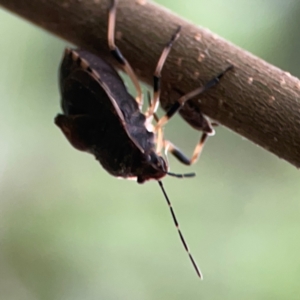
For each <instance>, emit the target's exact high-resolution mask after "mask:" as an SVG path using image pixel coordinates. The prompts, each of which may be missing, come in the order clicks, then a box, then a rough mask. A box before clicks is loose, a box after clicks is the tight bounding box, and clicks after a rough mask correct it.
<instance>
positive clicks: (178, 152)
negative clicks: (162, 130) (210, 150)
mask: <svg viewBox="0 0 300 300" xmlns="http://www.w3.org/2000/svg"><path fill="white" fill-rule="evenodd" d="M207 138H208V134H207V133H203V134H202V136H201V138H200V140H199V142H198V144H197V145H196V147H195V149H194V152H193V155H192V157H191V158H188V157H187V156H186V155H185V154H184V153H183V152H182V151H181V150H180V149H178V148H177V147H176V146H175V145H174V144H172V143H171V142H170V141H164V148H165V150H166V153H168V152H170V153H171V154H173V155H174V156H175V157H176V158H177V159H178V160H179V161H180V162H181V163H183V164H184V165H188V166H190V165H192V164H194V163H195V162H196V161H197V160H198V158H199V156H200V154H201V152H202V149H203V146H204V144H205V142H206V141H207Z"/></svg>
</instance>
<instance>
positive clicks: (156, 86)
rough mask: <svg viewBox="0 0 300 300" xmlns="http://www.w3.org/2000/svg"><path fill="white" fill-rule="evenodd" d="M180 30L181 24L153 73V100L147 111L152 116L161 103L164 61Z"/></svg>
mask: <svg viewBox="0 0 300 300" xmlns="http://www.w3.org/2000/svg"><path fill="white" fill-rule="evenodd" d="M180 30H181V26H179V27H178V28H177V29H176V31H175V33H174V34H173V35H172V37H171V39H170V41H169V42H168V43H167V44H166V46H165V48H164V49H163V51H162V53H161V55H160V58H159V60H158V63H157V65H156V68H155V72H154V75H153V100H152V101H151V105H150V107H149V108H148V110H147V112H146V115H147V116H152V115H153V113H155V112H156V110H157V107H158V103H159V96H160V81H161V70H162V68H163V66H164V63H165V61H166V59H167V57H168V55H169V53H170V51H171V48H172V46H173V43H174V42H175V41H176V40H177V39H178V38H179V33H180Z"/></svg>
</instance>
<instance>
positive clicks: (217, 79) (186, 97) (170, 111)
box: [155, 65, 233, 130]
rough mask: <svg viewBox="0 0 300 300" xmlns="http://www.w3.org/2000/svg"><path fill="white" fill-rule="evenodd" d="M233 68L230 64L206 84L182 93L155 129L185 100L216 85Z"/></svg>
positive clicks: (177, 109)
mask: <svg viewBox="0 0 300 300" xmlns="http://www.w3.org/2000/svg"><path fill="white" fill-rule="evenodd" d="M232 68H233V66H232V65H230V66H229V67H227V68H226V69H225V70H224V71H223V72H222V73H220V74H219V75H218V76H216V77H214V78H213V79H211V80H210V81H209V82H208V83H207V84H206V85H204V86H202V87H199V88H197V89H195V90H193V91H191V92H189V93H187V94H185V95H183V96H182V97H180V98H179V99H178V100H177V102H175V103H174V104H173V105H172V106H171V107H170V109H169V110H168V111H167V113H166V114H165V115H164V116H163V117H162V118H161V119H160V120H159V121H158V123H157V124H156V126H155V130H158V128H160V127H162V126H163V125H165V124H166V123H167V122H168V121H169V119H170V118H172V117H173V116H174V114H175V113H177V112H178V111H179V110H180V109H181V108H182V107H183V105H184V104H185V102H186V101H188V100H190V99H192V98H194V97H196V96H198V95H200V94H202V93H204V92H205V91H206V90H208V89H210V88H212V87H213V86H215V85H217V84H218V83H219V81H220V79H221V78H222V77H223V76H224V74H225V73H226V72H227V71H229V70H231V69H232Z"/></svg>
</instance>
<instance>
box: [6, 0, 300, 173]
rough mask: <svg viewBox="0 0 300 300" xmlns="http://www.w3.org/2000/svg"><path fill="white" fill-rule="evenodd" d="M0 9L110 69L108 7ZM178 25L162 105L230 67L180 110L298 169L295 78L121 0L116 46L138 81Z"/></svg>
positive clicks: (65, 2)
mask: <svg viewBox="0 0 300 300" xmlns="http://www.w3.org/2000/svg"><path fill="white" fill-rule="evenodd" d="M0 5H2V6H3V7H5V8H7V9H9V10H11V11H12V12H14V13H17V14H19V15H21V16H22V17H24V18H26V19H28V20H29V21H31V22H33V23H35V24H37V25H38V26H40V27H43V28H45V29H46V30H48V31H50V32H52V33H54V34H56V35H58V36H60V37H62V38H64V39H66V40H68V41H70V42H72V43H74V44H76V45H77V46H79V47H81V48H85V49H87V50H90V51H93V52H95V53H98V54H99V55H101V56H102V57H104V58H105V59H107V60H109V61H110V62H112V63H113V64H115V62H114V61H113V60H112V58H111V56H110V54H109V51H108V47H107V37H106V36H107V33H106V30H107V8H108V5H109V1H107V0H106V1H105V0H47V1H42V0H22V1H20V0H0ZM178 25H182V27H183V29H182V32H181V37H180V39H179V40H178V41H177V42H176V44H175V45H174V48H173V49H172V51H171V54H170V57H169V58H168V60H167V63H166V65H165V67H164V69H163V76H162V97H161V102H162V106H163V107H164V108H166V107H167V106H168V105H170V103H171V102H174V100H175V99H177V98H178V97H179V96H180V95H181V94H183V93H185V92H188V91H191V90H192V89H194V88H196V87H198V86H199V85H201V84H203V83H204V82H206V81H208V80H209V79H211V78H212V77H213V76H214V75H216V74H218V73H219V72H220V71H222V70H223V69H224V68H225V67H227V66H228V65H229V64H230V63H232V64H233V65H234V66H235V68H234V70H233V71H230V72H228V73H227V74H226V76H225V77H224V79H222V81H221V83H220V85H218V86H216V87H214V88H212V89H211V90H210V91H209V92H207V93H205V94H204V95H203V96H202V97H201V102H200V101H198V100H197V99H196V100H193V101H191V102H190V103H189V105H186V107H185V108H184V109H183V110H182V111H181V115H182V116H183V117H184V118H185V119H186V120H187V121H188V122H189V121H190V122H191V118H192V117H193V115H194V114H195V111H197V110H198V111H199V110H201V111H202V112H203V113H205V114H206V115H208V116H209V117H211V118H213V119H215V120H217V121H218V122H220V123H221V124H223V125H225V126H227V127H229V128H230V129H232V130H233V131H235V132H237V133H239V134H241V135H243V136H245V137H246V138H248V139H250V140H252V141H253V142H255V143H257V144H259V145H260V146H262V147H264V148H265V149H267V150H269V151H271V152H273V153H274V154H276V155H278V156H279V157H281V158H283V159H285V160H287V161H289V162H290V163H292V164H293V165H295V166H296V167H299V166H300V134H299V125H300V82H299V80H298V79H297V78H295V77H293V76H291V75H290V74H288V73H286V72H283V71H281V70H280V69H278V68H276V67H274V66H272V65H270V64H268V63H266V62H264V61H263V60H261V59H259V58H257V57H255V56H253V55H251V54H250V53H248V52H246V51H244V50H242V49H240V48H238V47H236V46H234V45H232V44H230V43H229V42H227V41H225V40H223V39H222V38H220V37H218V36H216V35H215V34H213V33H211V32H210V31H208V30H207V29H203V28H200V27H198V26H196V25H193V24H191V23H189V22H187V21H185V20H183V19H181V18H179V17H178V16H176V15H174V14H173V13H171V12H170V11H168V10H166V9H164V8H162V7H160V6H158V5H156V4H154V3H152V2H146V0H136V1H134V0H123V1H122V0H120V1H119V6H118V12H117V44H118V46H119V47H120V49H121V50H122V52H123V54H124V56H125V57H126V58H127V59H128V60H129V62H130V63H131V65H132V67H133V68H134V70H135V71H136V72H137V74H138V76H139V77H140V79H141V80H143V81H144V82H146V83H148V84H152V76H153V71H154V68H155V65H156V63H157V60H158V57H159V55H160V52H161V50H162V48H163V46H164V44H165V43H166V42H167V41H168V40H169V38H170V36H171V34H172V33H173V32H174V30H175V29H176V27H177V26H178Z"/></svg>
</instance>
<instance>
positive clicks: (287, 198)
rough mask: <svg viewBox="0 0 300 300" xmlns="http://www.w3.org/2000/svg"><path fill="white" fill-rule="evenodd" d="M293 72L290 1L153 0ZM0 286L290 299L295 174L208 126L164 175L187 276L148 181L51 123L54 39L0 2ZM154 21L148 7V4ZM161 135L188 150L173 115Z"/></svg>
mask: <svg viewBox="0 0 300 300" xmlns="http://www.w3.org/2000/svg"><path fill="white" fill-rule="evenodd" d="M159 2H160V3H161V4H163V5H165V6H166V7H168V8H170V9H171V10H173V11H174V12H176V13H178V14H180V15H181V16H182V17H184V18H186V19H189V20H191V21H192V22H194V23H196V24H199V25H201V26H205V27H208V28H209V29H210V30H212V31H214V32H215V33H217V34H219V35H221V36H222V37H224V38H226V39H228V40H230V41H232V42H233V43H235V44H237V45H239V46H241V47H243V48H245V49H247V50H248V51H251V52H252V53H254V54H256V55H257V56H259V57H261V58H263V59H265V60H267V61H268V62H270V63H272V64H274V65H276V66H278V67H280V68H282V69H284V70H286V71H288V72H290V73H292V74H293V75H295V76H299V75H300V60H299V50H300V38H299V26H300V19H299V13H300V2H299V1H297V0H286V1H282V0H265V1H261V0H260V1H258V0H253V1H249V0H228V1H222V0H211V1H203V0H201V1H200V0H188V1H171V0H160V1H159ZM0 20H1V26H0V36H1V46H0V59H1V68H0V104H1V118H0V136H1V139H0V149H1V150H0V205H1V207H0V299H1V300H10V299H13V300H15V299H16V300H17V299H22V300H26V299H43V300H44V299H46V300H47V299H51V300H53V299H72V300H75V299H87V300H89V299H143V300H150V299H173V300H175V299H183V298H185V299H189V300H192V299H210V300H213V299H224V300H225V299H230V300H234V299H244V300H246V299H256V300H259V299H261V300H266V299H290V300H292V299H295V300H296V299H300V285H299V280H300V260H299V253H300V241H299V234H300V223H299V213H300V202H299V196H300V188H299V179H300V176H299V173H298V171H297V170H296V169H295V168H294V167H293V166H291V165H289V164H287V163H286V162H285V161H281V160H279V159H278V158H277V157H275V156H273V155H272V154H270V153H268V152H266V151H265V150H263V149H261V148H259V147H256V146H255V145H254V144H252V143H251V142H249V141H247V140H244V139H243V138H241V137H240V136H238V135H236V134H234V133H232V132H229V131H228V130H227V129H225V128H218V129H217V135H216V136H215V137H214V138H211V139H210V140H209V142H208V143H207V145H206V147H205V151H204V153H203V155H202V157H201V159H200V161H199V162H198V163H197V164H196V165H195V166H192V167H190V168H187V167H184V166H182V165H180V164H179V163H178V162H177V161H176V160H174V159H172V158H170V161H171V165H172V170H173V171H174V172H175V171H176V172H189V171H196V172H197V177H196V178H195V179H189V180H188V179H186V180H177V179H175V178H166V179H165V180H164V184H165V188H166V189H167V191H168V194H169V197H170V198H171V200H172V202H173V204H174V207H175V210H176V212H177V216H178V218H179V220H180V223H181V226H182V228H183V232H184V234H185V237H186V239H187V240H188V241H189V244H190V246H191V249H192V253H193V255H194V257H195V258H196V260H197V261H198V263H199V265H200V267H201V269H202V271H203V273H204V281H202V282H200V281H199V279H198V278H197V277H196V274H195V273H194V270H193V269H192V267H191V265H190V262H189V261H188V258H187V256H186V254H185V252H184V250H183V249H182V246H181V244H180V241H179V239H178V236H177V233H176V230H175V228H174V225H173V224H172V220H171V216H170V215H169V211H168V208H167V206H166V203H165V200H164V198H163V195H162V193H161V191H160V190H159V187H158V185H157V183H156V182H149V183H147V184H144V185H138V184H136V183H135V182H130V181H125V180H117V179H115V178H112V177H111V176H109V175H108V174H107V173H106V172H105V171H104V170H103V169H102V168H101V167H100V166H99V164H98V163H96V162H95V160H94V158H93V157H92V156H90V155H87V154H84V153H80V152H79V151H75V150H74V149H72V148H71V146H70V145H69V144H68V142H67V141H66V140H65V138H64V137H63V135H62V134H61V132H60V131H59V130H58V128H56V127H55V126H54V124H53V118H54V116H55V115H56V114H57V113H58V112H59V111H60V107H59V99H60V96H59V93H58V86H57V69H58V65H59V62H60V59H61V56H62V53H63V49H64V47H65V45H66V42H65V41H62V40H59V39H58V38H56V37H55V36H52V35H50V34H49V33H47V32H44V31H42V30H40V29H39V28H37V27H35V26H33V25H31V24H29V23H27V22H26V21H24V20H22V19H20V18H19V17H17V16H14V15H12V14H10V13H8V12H5V11H3V10H0ZM154 20H155V16H154ZM166 134H167V136H168V137H169V138H170V139H171V140H172V141H175V142H176V144H177V145H179V146H180V147H181V148H182V149H183V150H184V151H185V152H186V153H191V152H192V150H193V147H194V145H195V143H196V141H197V139H198V136H199V133H198V132H195V131H194V130H193V129H191V128H190V127H189V126H188V125H187V124H186V123H184V122H183V121H182V120H181V119H180V118H179V117H176V118H175V119H174V121H172V122H170V124H168V126H167V129H166Z"/></svg>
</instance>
